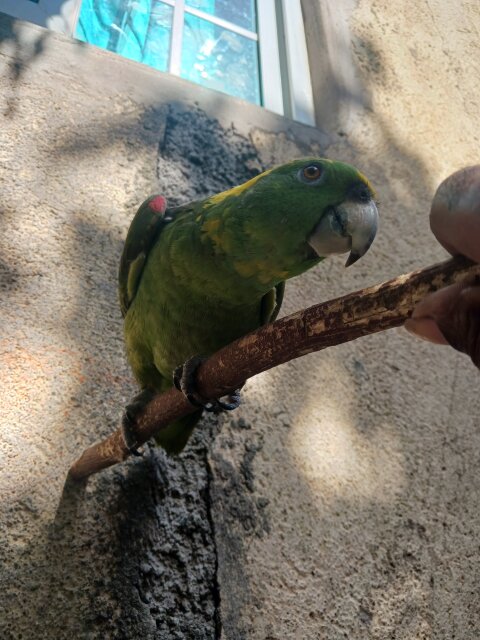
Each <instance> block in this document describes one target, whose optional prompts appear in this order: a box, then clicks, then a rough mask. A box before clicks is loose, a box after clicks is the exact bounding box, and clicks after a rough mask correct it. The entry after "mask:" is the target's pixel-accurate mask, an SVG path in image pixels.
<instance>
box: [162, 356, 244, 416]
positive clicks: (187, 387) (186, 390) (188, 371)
mask: <svg viewBox="0 0 480 640" xmlns="http://www.w3.org/2000/svg"><path fill="white" fill-rule="evenodd" d="M205 360H206V358H204V357H202V356H193V357H192V358H189V359H188V360H187V361H186V362H185V363H184V364H182V365H180V366H179V367H177V368H176V369H175V371H174V372H173V384H174V385H175V387H176V388H177V389H178V390H179V391H181V392H182V393H183V395H184V396H185V397H186V398H187V400H188V401H189V402H190V404H193V405H194V406H195V407H201V408H202V409H204V410H205V411H208V412H211V413H220V412H221V411H233V410H234V409H236V408H237V407H238V406H239V404H240V390H239V389H236V390H235V391H234V392H233V393H232V394H230V395H228V396H227V398H228V401H227V402H224V401H222V400H220V399H218V398H215V399H213V400H207V399H206V398H204V397H203V396H202V395H201V394H200V393H199V392H198V389H197V382H196V372H197V369H198V367H199V366H200V365H201V364H202V362H204V361H205Z"/></svg>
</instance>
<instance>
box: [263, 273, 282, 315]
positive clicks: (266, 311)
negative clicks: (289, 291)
mask: <svg viewBox="0 0 480 640" xmlns="http://www.w3.org/2000/svg"><path fill="white" fill-rule="evenodd" d="M284 294H285V282H279V283H278V284H277V285H276V286H275V287H274V288H273V289H270V291H269V292H268V293H266V294H265V295H264V296H263V298H262V306H261V310H260V317H261V322H262V324H267V323H268V322H273V321H274V320H276V318H277V316H278V314H279V312H280V307H281V306H282V302H283V296H284Z"/></svg>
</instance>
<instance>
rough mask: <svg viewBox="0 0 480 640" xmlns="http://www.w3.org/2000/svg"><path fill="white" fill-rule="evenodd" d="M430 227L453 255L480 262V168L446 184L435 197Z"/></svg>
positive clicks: (461, 173)
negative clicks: (460, 255)
mask: <svg viewBox="0 0 480 640" xmlns="http://www.w3.org/2000/svg"><path fill="white" fill-rule="evenodd" d="M430 226H431V229H432V231H433V233H434V234H435V236H436V238H437V240H438V241H439V242H440V244H442V245H443V246H444V247H445V249H447V251H449V252H450V253H451V254H453V255H457V254H462V255H464V256H467V257H468V258H470V259H471V260H474V261H475V262H480V165H475V166H473V167H467V168H465V169H461V170H460V171H457V172H456V173H454V174H452V175H451V176H449V177H448V178H447V179H446V180H444V182H442V184H441V185H440V186H439V187H438V189H437V192H436V194H435V196H434V198H433V202H432V208H431V212H430Z"/></svg>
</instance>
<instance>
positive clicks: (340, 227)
mask: <svg viewBox="0 0 480 640" xmlns="http://www.w3.org/2000/svg"><path fill="white" fill-rule="evenodd" d="M374 198H375V194H374V191H373V189H372V187H371V185H370V183H369V182H368V180H367V179H366V178H365V177H364V176H363V175H362V174H361V173H360V172H359V171H358V170H357V169H356V168H355V167H353V166H351V165H348V164H345V163H342V162H336V161H332V160H327V159H324V158H314V157H310V158H303V159H300V160H294V161H292V162H289V163H287V164H284V165H281V166H278V167H275V168H273V169H270V170H268V171H265V172H264V173H261V174H260V175H258V176H256V177H255V178H253V179H251V180H249V181H248V182H246V183H245V184H242V185H240V186H238V187H234V188H233V189H230V190H229V191H225V192H223V193H220V194H218V195H216V196H212V197H211V198H209V199H208V200H207V203H208V213H206V217H205V230H206V232H207V233H209V232H210V236H211V238H212V239H213V241H214V243H216V244H217V246H219V247H221V248H222V249H223V250H225V251H226V253H228V254H230V256H231V257H232V259H233V261H234V264H235V266H236V268H237V271H238V272H239V273H240V274H241V275H244V276H245V277H259V278H260V280H261V281H262V282H265V283H266V282H267V281H268V282H269V283H270V281H274V280H275V279H277V280H284V279H287V278H290V277H292V276H294V275H298V274H299V273H302V272H303V271H306V270H307V269H308V268H310V267H311V266H313V264H316V263H317V262H319V261H320V260H322V259H323V258H325V257H327V256H329V255H331V254H338V253H347V252H348V253H349V256H348V259H347V262H346V266H349V265H351V264H353V263H354V262H356V261H357V260H358V259H359V258H361V257H362V256H363V255H364V254H365V253H366V252H367V250H368V249H369V247H370V245H371V244H372V242H373V240H374V238H375V234H376V232H377V227H378V212H377V207H376V204H375V200H374Z"/></svg>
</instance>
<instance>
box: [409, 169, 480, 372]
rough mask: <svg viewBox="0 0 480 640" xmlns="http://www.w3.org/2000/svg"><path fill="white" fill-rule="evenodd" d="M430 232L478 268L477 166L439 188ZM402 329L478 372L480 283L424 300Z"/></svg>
mask: <svg viewBox="0 0 480 640" xmlns="http://www.w3.org/2000/svg"><path fill="white" fill-rule="evenodd" d="M430 227H431V229H432V231H433V233H434V234H435V236H436V238H437V240H438V241H439V242H440V244H442V245H443V246H444V247H445V249H447V251H449V252H450V253H451V254H452V255H458V254H461V255H464V256H466V257H467V258H470V259H471V260H474V261H475V262H480V165H476V166H473V167H467V168H465V169H461V170H460V171H457V172H456V173H454V174H452V175H451V176H450V177H448V178H447V179H446V180H445V181H444V182H442V184H441V185H440V186H439V187H438V189H437V192H436V194H435V196H434V198H433V201H432V208H431V211H430ZM405 328H406V329H407V330H408V331H410V332H412V333H414V334H416V335H418V336H420V337H421V338H424V339H426V340H429V341H431V342H435V343H437V344H450V345H451V346H452V347H454V348H455V349H457V350H458V351H462V352H463V353H467V354H468V355H469V356H470V357H471V358H472V360H473V362H474V364H475V365H476V366H477V367H479V368H480V278H479V277H478V276H474V277H473V278H468V279H467V280H465V281H464V282H461V283H458V284H454V285H451V286H450V287H445V288H444V289H440V290H439V291H436V292H435V293H432V294H431V295H429V296H427V297H426V298H425V299H424V300H422V301H421V302H420V303H419V304H418V305H417V306H416V307H415V309H414V311H413V314H412V317H411V319H409V320H407V321H406V323H405Z"/></svg>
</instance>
